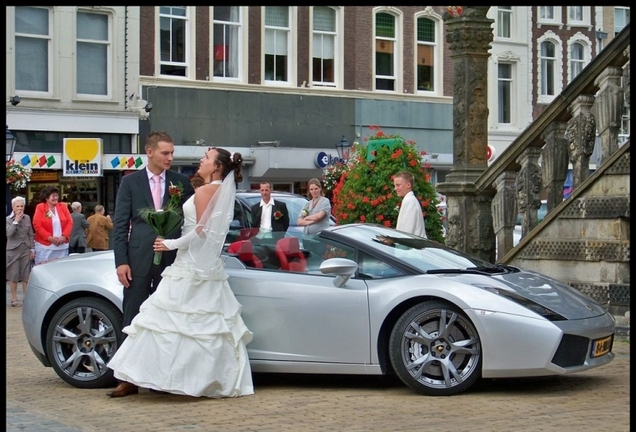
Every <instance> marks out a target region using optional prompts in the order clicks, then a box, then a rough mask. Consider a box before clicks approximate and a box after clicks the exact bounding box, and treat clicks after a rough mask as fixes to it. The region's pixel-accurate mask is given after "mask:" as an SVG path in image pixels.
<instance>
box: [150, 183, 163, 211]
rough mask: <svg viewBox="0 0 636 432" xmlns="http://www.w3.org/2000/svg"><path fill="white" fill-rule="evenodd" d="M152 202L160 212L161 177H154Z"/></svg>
mask: <svg viewBox="0 0 636 432" xmlns="http://www.w3.org/2000/svg"><path fill="white" fill-rule="evenodd" d="M152 200H153V201H154V202H155V209H157V210H159V209H160V208H161V201H163V200H162V199H161V176H160V175H156V174H155V175H153V176H152Z"/></svg>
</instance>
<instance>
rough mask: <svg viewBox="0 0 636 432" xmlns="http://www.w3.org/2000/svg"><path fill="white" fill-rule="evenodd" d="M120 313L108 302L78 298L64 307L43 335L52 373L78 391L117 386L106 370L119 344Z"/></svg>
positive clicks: (111, 373)
mask: <svg viewBox="0 0 636 432" xmlns="http://www.w3.org/2000/svg"><path fill="white" fill-rule="evenodd" d="M122 320H123V319H122V313H121V312H120V311H119V309H118V308H117V307H116V306H115V305H114V304H112V303H110V302H109V301H107V300H104V299H100V298H93V297H84V298H78V299H75V300H72V301H70V302H69V303H67V304H65V305H63V306H62V307H61V308H60V309H59V310H58V311H57V313H56V314H55V315H54V316H53V319H52V320H51V323H50V325H49V329H48V331H47V332H46V341H45V342H46V355H47V356H48V358H49V360H50V361H51V364H52V366H53V369H54V370H55V372H56V373H57V374H58V375H59V376H60V378H62V379H63V380H64V381H66V382H67V383H69V384H71V385H72V386H74V387H78V388H103V387H112V386H113V385H115V384H116V381H117V380H116V379H115V378H114V376H113V371H112V369H109V368H108V367H107V364H108V362H109V361H110V359H111V358H112V357H113V355H114V354H115V352H116V351H117V348H118V347H119V345H121V343H122V332H121V329H122Z"/></svg>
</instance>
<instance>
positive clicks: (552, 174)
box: [541, 121, 568, 213]
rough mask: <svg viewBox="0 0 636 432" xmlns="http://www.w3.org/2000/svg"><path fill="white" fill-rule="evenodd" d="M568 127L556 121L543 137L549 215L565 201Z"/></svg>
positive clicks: (544, 177)
mask: <svg viewBox="0 0 636 432" xmlns="http://www.w3.org/2000/svg"><path fill="white" fill-rule="evenodd" d="M566 127H567V124H566V123H564V122H558V121H554V122H552V123H550V126H548V127H547V129H546V130H545V132H544V133H543V135H541V138H543V139H544V140H545V146H544V147H543V151H542V152H541V160H542V162H541V173H542V177H543V184H544V186H545V189H546V194H547V201H548V213H549V212H551V211H552V209H553V208H555V207H556V206H558V205H559V204H560V203H561V201H563V183H564V182H565V179H566V178H567V176H568V144H567V141H566V140H565V130H566Z"/></svg>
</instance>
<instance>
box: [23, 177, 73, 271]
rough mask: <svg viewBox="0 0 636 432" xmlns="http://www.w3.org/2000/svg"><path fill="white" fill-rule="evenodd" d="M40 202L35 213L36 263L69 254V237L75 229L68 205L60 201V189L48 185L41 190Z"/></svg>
mask: <svg viewBox="0 0 636 432" xmlns="http://www.w3.org/2000/svg"><path fill="white" fill-rule="evenodd" d="M40 199H41V201H42V202H40V203H39V204H38V205H37V206H36V207H35V213H34V214H33V231H34V232H35V264H41V263H43V262H45V261H50V260H54V259H57V258H62V257H65V256H67V255H68V239H69V238H70V237H71V230H72V229H73V218H72V217H71V213H70V212H69V211H68V206H67V205H66V204H64V203H61V202H59V200H60V190H59V189H58V188H57V187H55V186H47V187H45V188H44V189H42V192H40Z"/></svg>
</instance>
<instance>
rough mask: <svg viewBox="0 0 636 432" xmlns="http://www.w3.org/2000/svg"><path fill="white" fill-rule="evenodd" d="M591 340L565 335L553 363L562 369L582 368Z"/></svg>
mask: <svg viewBox="0 0 636 432" xmlns="http://www.w3.org/2000/svg"><path fill="white" fill-rule="evenodd" d="M589 345H590V340H589V339H588V338H586V337H583V336H575V335H569V334H564V335H563V337H562V338H561V343H560V344H559V348H558V349H557V351H556V353H555V354H554V357H553V358H552V363H554V364H555V365H557V366H561V367H564V368H566V367H571V366H581V365H582V364H583V363H585V357H586V356H587V348H588V346H589Z"/></svg>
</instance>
